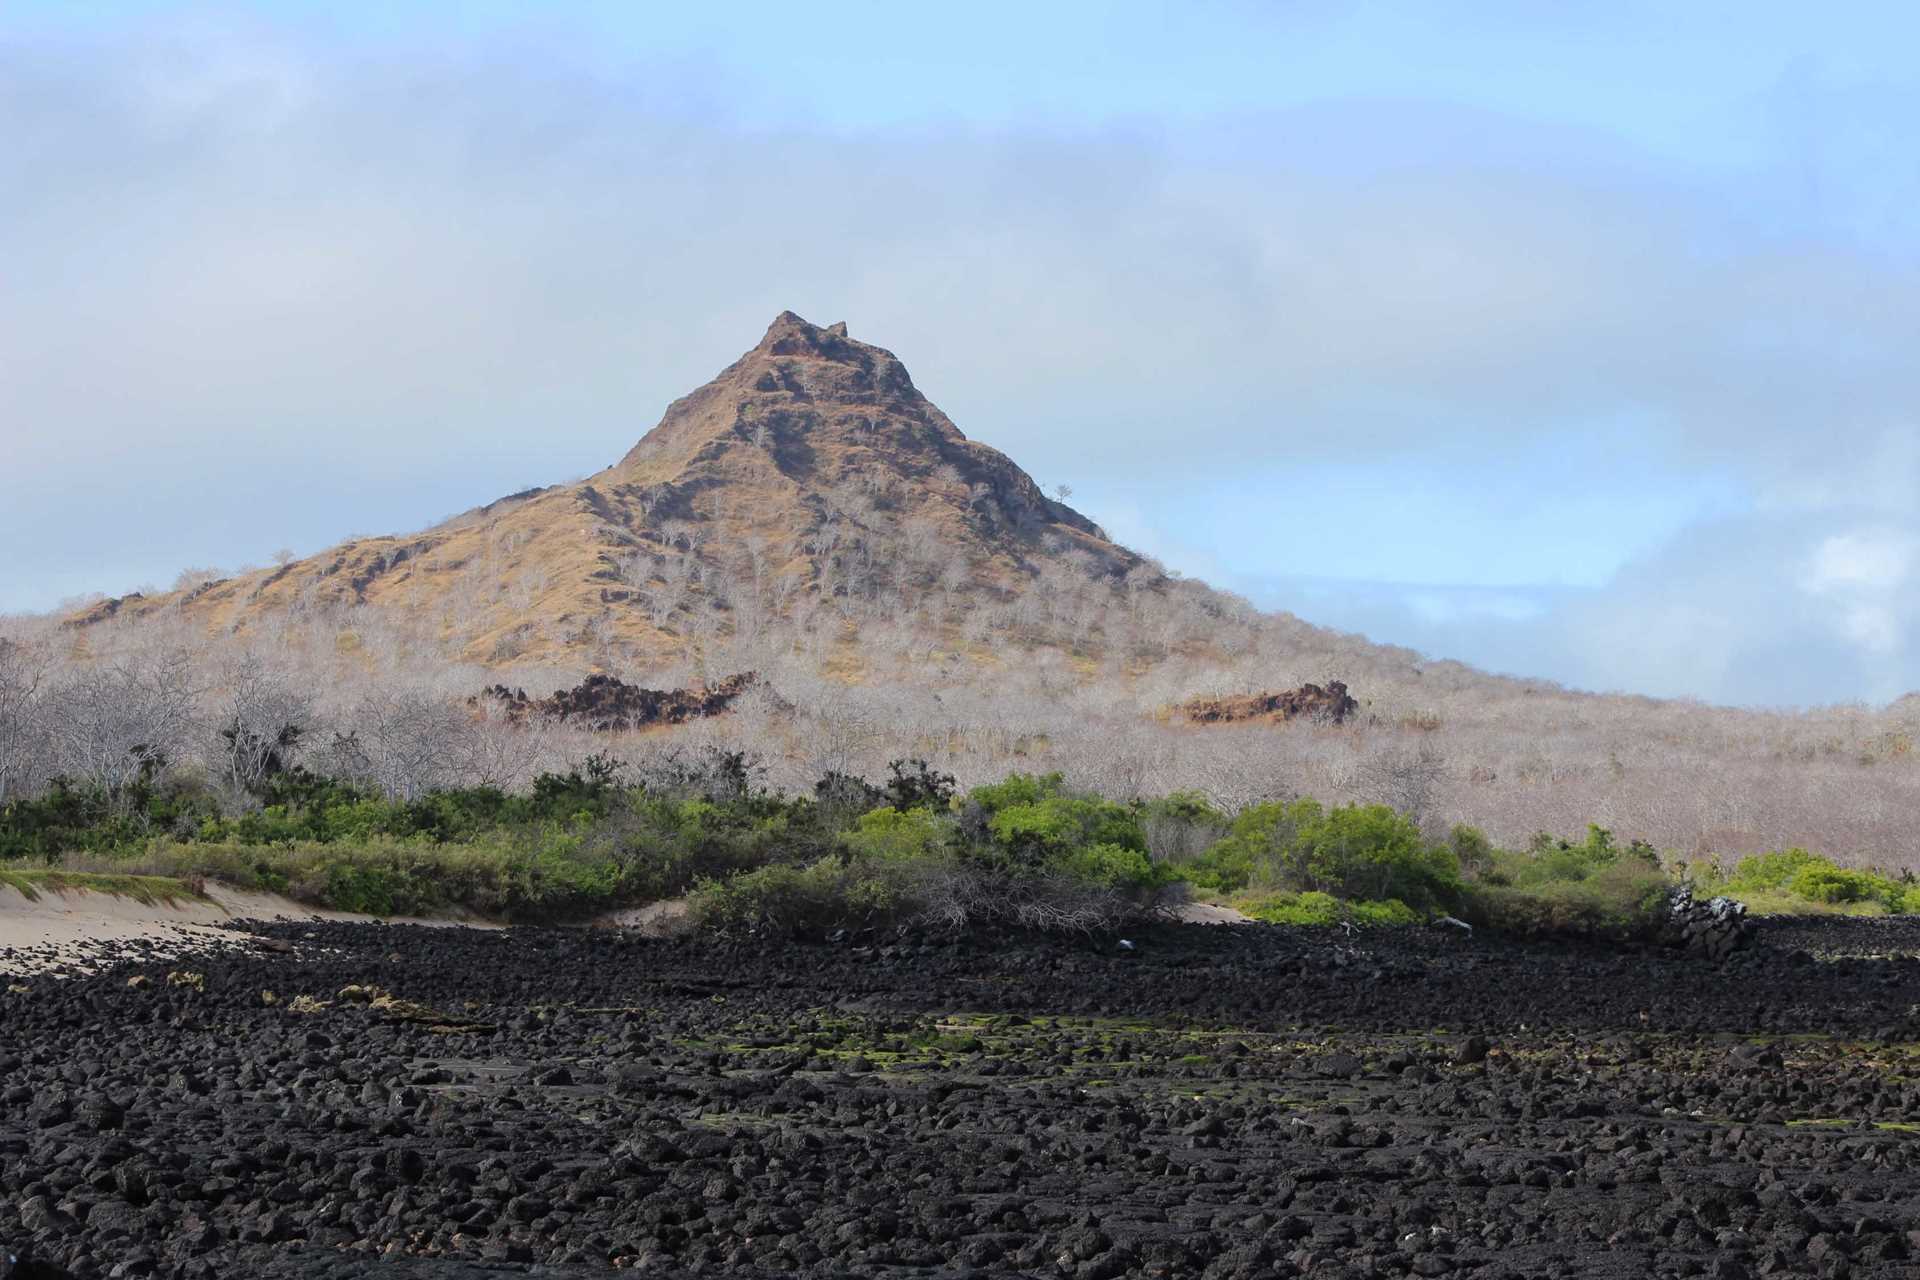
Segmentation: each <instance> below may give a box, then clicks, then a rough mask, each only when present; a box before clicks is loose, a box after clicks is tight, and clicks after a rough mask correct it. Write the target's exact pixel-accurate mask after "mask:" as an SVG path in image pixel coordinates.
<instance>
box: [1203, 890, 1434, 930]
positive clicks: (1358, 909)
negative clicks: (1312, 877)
mask: <svg viewBox="0 0 1920 1280" xmlns="http://www.w3.org/2000/svg"><path fill="white" fill-rule="evenodd" d="M1234 905H1235V906H1237V907H1238V908H1239V909H1240V910H1241V911H1242V912H1244V913H1245V914H1246V915H1248V916H1251V917H1252V918H1253V919H1255V920H1260V921H1264V922H1265V923H1267V924H1295V925H1330V924H1341V923H1343V922H1351V923H1354V924H1366V925H1410V924H1419V923H1420V921H1421V916H1420V913H1419V912H1417V911H1415V910H1414V909H1413V908H1412V907H1409V906H1408V905H1407V904H1406V903H1404V902H1401V901H1400V900H1399V899H1397V898H1389V899H1387V900H1386V901H1384V902H1364V901H1362V902H1342V901H1341V900H1340V899H1338V898H1336V897H1334V896H1333V895H1332V894H1330V893H1320V892H1317V891H1314V890H1308V891H1307V892H1306V893H1255V894H1249V895H1247V896H1246V897H1244V898H1239V899H1236V900H1235V904H1234Z"/></svg>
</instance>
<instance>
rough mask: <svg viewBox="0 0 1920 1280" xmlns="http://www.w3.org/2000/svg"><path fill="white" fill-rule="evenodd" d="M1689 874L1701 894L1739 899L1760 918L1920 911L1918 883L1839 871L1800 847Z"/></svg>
mask: <svg viewBox="0 0 1920 1280" xmlns="http://www.w3.org/2000/svg"><path fill="white" fill-rule="evenodd" d="M1694 874H1695V876H1696V878H1697V880H1698V881H1699V883H1700V885H1701V888H1702V889H1703V891H1706V892H1711V893H1724V894H1728V895H1730V896H1732V897H1736V898H1741V899H1744V900H1745V901H1746V902H1747V903H1748V905H1749V906H1750V907H1751V908H1752V909H1753V910H1754V911H1756V912H1759V913H1761V914H1793V913H1795V912H1819V911H1834V912H1842V913H1846V914H1867V915H1877V914H1882V913H1891V914H1906V913H1909V912H1920V885H1915V884H1914V883H1913V882H1912V881H1911V879H1910V878H1907V879H1894V878H1893V877H1891V876H1887V875H1883V874H1881V873H1879V872H1876V871H1866V870H1856V869H1852V868H1847V867H1841V866H1838V865H1836V864H1835V863H1834V862H1832V861H1831V860H1829V859H1827V858H1823V857H1821V856H1820V855H1819V854H1816V853H1809V852H1808V851H1807V850H1805V849H1799V848H1794V849H1781V850H1776V851H1774V852H1771V853H1759V854H1754V855H1752V856H1750V857H1746V858H1742V859H1741V860H1740V861H1739V862H1738V863H1737V864H1736V865H1735V866H1734V869H1733V871H1732V872H1731V873H1727V872H1724V871H1722V870H1721V869H1720V868H1719V866H1718V865H1708V866H1705V867H1699V868H1695V872H1694Z"/></svg>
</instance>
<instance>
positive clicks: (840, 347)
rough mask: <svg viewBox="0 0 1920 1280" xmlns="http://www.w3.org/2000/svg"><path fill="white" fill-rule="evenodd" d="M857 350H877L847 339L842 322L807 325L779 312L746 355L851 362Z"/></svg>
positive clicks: (784, 312)
mask: <svg viewBox="0 0 1920 1280" xmlns="http://www.w3.org/2000/svg"><path fill="white" fill-rule="evenodd" d="M857 350H867V351H877V350H879V348H877V347H868V346H867V344H866V343H864V342H854V341H853V340H852V339H850V338H848V337H847V322H846V321H845V320H840V321H836V322H835V323H833V324H830V325H825V326H822V325H817V324H811V323H809V322H808V321H807V320H805V319H804V318H802V317H801V316H800V315H798V314H796V313H795V312H792V311H782V312H781V313H780V314H779V315H777V316H775V317H774V318H773V323H772V324H770V325H768V326H767V333H766V336H765V337H763V338H761V339H760V345H759V346H757V347H755V348H754V349H753V352H751V353H749V354H761V355H769V356H812V357H815V358H818V359H824V360H838V361H842V362H845V361H847V360H850V359H852V358H853V357H854V356H855V353H856V351H857ZM889 358H891V357H889Z"/></svg>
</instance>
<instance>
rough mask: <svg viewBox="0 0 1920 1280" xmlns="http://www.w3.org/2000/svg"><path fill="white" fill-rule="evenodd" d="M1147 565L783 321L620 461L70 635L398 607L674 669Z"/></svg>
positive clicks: (515, 652)
mask: <svg viewBox="0 0 1920 1280" xmlns="http://www.w3.org/2000/svg"><path fill="white" fill-rule="evenodd" d="M1061 557H1072V558H1074V559H1075V560H1076V561H1077V562H1078V563H1079V565H1080V566H1081V567H1082V568H1083V569H1084V570H1085V571H1087V572H1089V573H1093V574H1101V573H1112V574H1120V573H1124V572H1125V571H1126V570H1128V569H1130V568H1132V567H1133V566H1134V565H1136V564H1137V563H1139V561H1138V558H1137V557H1135V556H1134V555H1133V554H1132V553H1130V552H1128V551H1126V550H1125V549H1123V548H1121V547H1118V546H1116V545H1114V544H1113V543H1111V542H1109V541H1108V540H1107V539H1106V537H1105V535H1104V534H1103V533H1102V532H1101V531H1100V530H1099V529H1098V528H1097V527H1096V526H1095V525H1093V524H1092V522H1090V521H1088V520H1087V519H1086V518H1085V517H1084V516H1081V515H1080V514H1079V513H1078V512H1075V511H1073V510H1072V509H1071V508H1069V507H1066V506H1064V505H1063V504H1061V503H1058V502H1054V501H1052V500H1050V499H1049V498H1047V497H1046V496H1045V495H1044V494H1043V493H1042V492H1041V491H1040V488H1039V486H1038V485H1036V484H1035V483H1034V482H1033V480H1032V479H1031V478H1030V477H1029V476H1028V475H1027V474H1026V473H1025V472H1023V471H1022V470H1020V468H1019V467H1018V466H1016V465H1014V463H1013V462H1012V461H1011V460H1009V459H1008V458H1007V457H1005V456H1004V455H1003V454H1001V453H999V452H997V451H996V450H993V449H990V448H988V447H986V446H985V445H981V444H978V443H976V442H974V441H971V440H968V439H967V438H966V437H965V436H964V435H962V434H961V433H960V431H959V429H958V428H956V427H955V426H954V425H953V423H952V422H951V421H949V420H948V418H947V416H946V415H945V414H943V413H941V412H940V410H939V409H938V408H936V407H935V406H934V405H933V404H932V403H931V402H929V401H928V400H927V399H926V397H925V396H923V395H921V394H920V392H919V390H918V389H917V388H915V387H914V385H913V382H912V379H911V378H909V377H908V375H907V371H906V369H905V367H904V366H903V365H902V364H901V363H900V361H899V360H898V359H897V358H896V357H895V356H894V355H893V354H892V353H891V352H888V351H885V350H882V349H881V348H879V347H875V346H870V345H868V344H866V343H862V342H857V341H854V340H853V339H851V338H849V337H848V336H847V333H846V327H845V326H844V325H833V326H830V327H827V328H821V327H817V326H815V325H811V324H808V323H807V322H806V321H804V320H802V319H801V318H800V317H798V316H796V315H794V314H793V313H791V312H786V313H783V314H782V315H780V316H779V317H778V318H776V319H775V320H774V322H773V324H772V325H771V326H770V327H769V328H768V330H767V333H766V336H765V337H763V338H762V339H761V340H760V342H759V344H758V345H756V346H755V347H754V348H753V349H752V350H751V351H748V352H747V353H746V354H745V355H743V356H742V357H741V358H740V359H739V360H737V361H735V362H734V363H733V364H732V365H730V366H728V367H727V369H725V370H724V371H722V372H721V374H720V375H719V376H718V377H716V378H715V379H714V380H713V381H711V382H709V383H707V384H706V385H705V386H703V387H701V388H700V389H698V390H697V391H694V392H693V393H692V394H690V395H687V396H685V397H683V398H681V399H680V400H677V401H675V402H674V403H673V404H672V405H671V406H669V408H668V409H667V412H666V414H665V416H664V417H663V418H662V419H661V421H660V424H659V425H658V426H656V427H655V428H654V429H653V430H652V431H650V432H648V433H647V435H646V436H645V437H644V438H643V439H642V440H641V441H640V442H639V443H638V444H636V445H635V446H634V447H633V449H632V450H631V451H630V452H629V453H628V454H627V455H626V457H624V458H622V459H621V460H620V462H619V463H617V464H616V465H614V466H612V467H610V468H608V469H607V470H605V471H603V472H601V473H599V474H598V475H595V476H593V477H591V478H589V479H588V480H586V481H584V482H582V483H579V484H572V485H560V486H555V487H552V488H548V489H538V490H528V491H526V492H524V493H521V494H516V495H513V496H512V497H509V498H503V499H501V500H500V501H498V502H495V503H491V504H489V505H487V506H485V507H481V508H477V509H475V510H473V511H470V512H467V513H466V514H464V515H462V516H458V517H456V518H454V519H453V520H450V521H447V522H446V523H444V524H442V525H439V526H437V527H435V528H431V529H428V530H425V531H424V532H421V533H418V534H414V535H411V536H406V537H385V538H364V539H357V540H355V541H352V542H348V543H344V544H342V545H340V546H338V547H334V548H332V549H331V550H328V551H326V552H323V553H321V554H319V555H316V556H310V557H308V558H306V559H304V560H296V561H294V562H292V563H289V564H286V565H282V566H280V567H278V568H275V569H271V570H260V571H256V572H253V573H248V574H244V575H241V576H239V577H235V578H230V579H225V580H220V581H216V582H210V583H206V584H202V585H199V586H196V587H193V588H191V589H189V590H183V591H176V592H173V593H170V594H168V595H163V596H156V597H151V598H145V597H139V596H132V597H123V598H121V599H118V600H110V601H106V602H104V603H102V604H100V605H97V606H95V607H94V608H93V609H91V610H89V611H88V612H87V613H85V614H82V615H80V616H78V617H76V618H75V619H73V620H72V625H75V626H86V625H88V624H89V623H91V622H95V621H98V620H100V619H102V618H105V617H110V616H114V615H116V614H118V615H121V616H126V615H129V614H131V615H134V616H139V615H143V614H150V613H155V612H157V611H161V610H178V611H180V612H181V613H183V614H185V615H186V616H188V617H190V618H195V619H201V620H204V621H205V623H206V624H207V625H208V626H210V627H213V628H216V629H231V630H236V631H241V632H245V631H248V630H251V629H254V628H255V627H257V626H258V625H259V623H260V622H261V621H262V620H263V619H266V618H268V617H272V616H286V615H291V614H297V613H300V612H303V611H310V610H315V609H321V608H339V607H348V608H353V607H362V606H364V607H371V608H376V609H392V610H403V611H405V613H406V615H407V616H408V617H409V618H410V619H411V620H412V621H413V622H415V623H416V624H418V625H424V626H427V627H430V628H435V629H437V630H438V632H439V634H440V635H441V637H442V638H443V639H444V640H446V641H448V642H449V643H451V644H452V645H453V646H454V647H455V648H456V649H458V650H459V651H460V652H461V653H462V654H463V655H464V656H465V657H467V658H468V659H470V660H473V661H477V662H481V663H504V662H508V661H516V660H518V661H528V660H532V661H555V662H558V661H572V662H579V663H584V664H586V665H589V666H594V667H603V666H607V665H611V663H612V662H613V661H614V660H615V659H616V658H618V659H619V660H623V661H630V660H635V659H639V660H643V661H645V660H659V659H664V658H670V657H674V656H680V655H684V654H687V653H689V652H691V651H692V650H694V649H696V648H697V647H699V646H700V645H701V644H703V643H705V642H706V641H708V640H709V639H711V638H713V637H716V636H720V635H727V634H732V633H734V632H736V631H738V630H741V629H743V628H745V627H746V626H748V625H749V624H750V622H751V624H752V625H759V624H760V622H761V621H762V620H767V619H775V618H779V617H783V616H789V615H791V614H792V613H793V612H794V611H795V610H796V609H801V608H805V607H807V605H808V603H809V602H817V601H819V600H821V599H825V598H832V597H850V598H851V597H863V598H870V597H872V596H873V595H874V594H875V593H876V592H878V591H879V590H881V589H882V585H884V588H885V589H886V590H888V591H897V592H899V593H901V598H903V599H904V598H907V597H909V596H911V594H912V593H913V592H914V591H916V590H926V591H930V590H932V589H934V588H936V587H940V588H942V589H944V590H946V591H950V592H964V593H992V594H995V595H1002V594H1005V593H1008V592H1016V591H1018V590H1020V589H1021V588H1022V586H1023V585H1024V584H1025V582H1026V581H1027V580H1028V578H1029V577H1030V576H1031V571H1032V569H1033V567H1034V566H1035V565H1036V564H1038V563H1040V562H1043V561H1046V560H1050V559H1058V558H1061Z"/></svg>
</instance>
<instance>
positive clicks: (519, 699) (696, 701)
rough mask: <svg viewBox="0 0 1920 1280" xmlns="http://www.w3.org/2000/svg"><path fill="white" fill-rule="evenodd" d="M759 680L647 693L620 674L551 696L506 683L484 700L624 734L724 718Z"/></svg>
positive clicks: (741, 678) (736, 678) (518, 713)
mask: <svg viewBox="0 0 1920 1280" xmlns="http://www.w3.org/2000/svg"><path fill="white" fill-rule="evenodd" d="M758 682H759V676H757V675H755V674H754V673H753V672H751V671H743V672H741V673H740V674H739V675H733V676H728V677H727V678H726V679H725V680H722V681H720V682H718V683H717V684H712V685H700V686H695V687H694V688H691V689H643V688H641V687H640V686H639V685H633V684H628V683H627V682H626V681H624V680H621V679H619V678H618V677H615V676H605V675H591V676H588V677H587V678H586V679H585V680H583V681H581V682H580V683H579V684H577V685H575V686H574V687H573V688H571V689H558V690H555V691H554V693H553V694H552V695H550V696H548V697H545V698H529V697H528V696H527V691H526V690H525V689H509V688H507V686H505V685H503V684H496V685H494V686H492V687H491V688H489V689H487V690H485V691H484V692H483V693H482V694H481V695H480V697H482V698H486V699H489V700H491V701H493V702H495V703H498V704H499V705H500V706H502V707H503V708H504V709H505V710H506V712H507V714H508V715H510V716H512V717H513V718H515V719H524V718H526V717H528V716H542V717H545V718H547V719H551V720H561V721H565V722H567V723H569V724H574V725H579V726H583V727H585V728H588V729H592V730H594V731H595V732H597V733H618V732H621V731H624V730H628V729H645V728H647V727H649V726H651V725H657V724H684V723H686V722H687V721H688V720H697V719H700V718H701V717H703V716H716V715H719V714H720V713H721V712H723V711H725V710H726V709H727V708H728V707H730V706H732V705H733V702H734V700H735V699H736V698H738V697H739V696H740V695H741V694H743V693H745V692H746V691H747V690H748V689H751V688H752V687H753V686H754V685H755V684H757V683H758ZM475 701H476V702H477V701H478V700H477V699H475Z"/></svg>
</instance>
